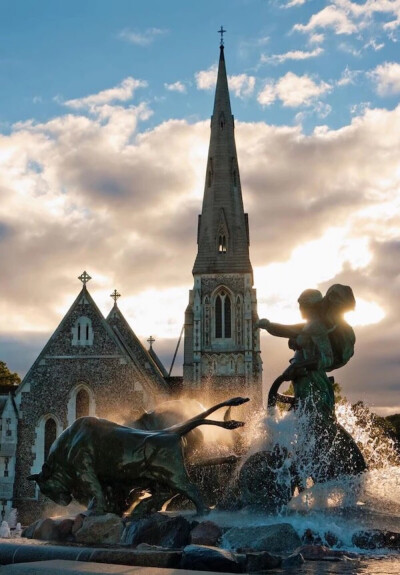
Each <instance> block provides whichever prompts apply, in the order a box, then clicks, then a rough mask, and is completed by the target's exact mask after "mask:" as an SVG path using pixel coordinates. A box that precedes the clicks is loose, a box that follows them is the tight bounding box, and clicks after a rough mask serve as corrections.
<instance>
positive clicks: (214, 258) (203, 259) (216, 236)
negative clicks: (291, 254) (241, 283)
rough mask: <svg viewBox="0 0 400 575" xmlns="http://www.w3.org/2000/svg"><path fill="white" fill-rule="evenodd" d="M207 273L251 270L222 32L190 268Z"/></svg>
mask: <svg viewBox="0 0 400 575" xmlns="http://www.w3.org/2000/svg"><path fill="white" fill-rule="evenodd" d="M221 29H222V27H221ZM219 32H220V33H221V30H220V31H219ZM210 273H252V267H251V263H250V257H249V237H248V222H247V214H245V213H244V209H243V200H242V190H241V185H240V176H239V166H238V160H237V153H236V144H235V134H234V118H233V116H232V111H231V103H230V98H229V88H228V78H227V74H226V67H225V55H224V44H223V40H222V33H221V45H220V55H219V65H218V77H217V85H216V89H215V99H214V110H213V115H212V117H211V136H210V146H209V152H208V162H207V172H206V181H205V187H204V198H203V207H202V214H201V216H200V217H199V227H198V253H197V257H196V261H195V264H194V267H193V274H210Z"/></svg>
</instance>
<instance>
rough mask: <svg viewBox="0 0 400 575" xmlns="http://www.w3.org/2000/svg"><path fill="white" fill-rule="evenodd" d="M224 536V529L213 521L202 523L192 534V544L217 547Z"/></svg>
mask: <svg viewBox="0 0 400 575" xmlns="http://www.w3.org/2000/svg"><path fill="white" fill-rule="evenodd" d="M221 536H222V529H221V527H220V526H219V525H217V524H216V523H214V522H213V521H202V522H201V523H199V524H198V525H196V527H195V528H194V529H192V531H191V532H190V543H192V544H193V545H211V546H215V545H217V543H218V542H219V540H220V539H221Z"/></svg>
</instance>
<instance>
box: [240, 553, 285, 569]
mask: <svg viewBox="0 0 400 575" xmlns="http://www.w3.org/2000/svg"><path fill="white" fill-rule="evenodd" d="M281 565H282V557H278V556H277V555H271V553H268V551H258V552H255V553H246V571H247V572H249V573H255V572H258V571H266V570H268V569H276V568H278V567H280V566H281Z"/></svg>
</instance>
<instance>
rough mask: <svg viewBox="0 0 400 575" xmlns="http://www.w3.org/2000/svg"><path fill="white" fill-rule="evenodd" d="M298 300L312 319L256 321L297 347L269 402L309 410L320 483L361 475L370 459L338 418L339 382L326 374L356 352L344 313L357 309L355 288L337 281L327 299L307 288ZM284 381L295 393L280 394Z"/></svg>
mask: <svg viewBox="0 0 400 575" xmlns="http://www.w3.org/2000/svg"><path fill="white" fill-rule="evenodd" d="M298 302H299V305H300V311H301V314H302V317H303V318H304V319H305V320H306V323H300V324H295V325H282V324H277V323H272V322H270V321H269V320H267V319H262V320H260V321H259V322H258V323H257V324H256V327H260V328H263V329H266V330H267V331H268V332H269V333H270V334H271V335H274V336H278V337H285V338H287V339H288V340H289V341H288V343H289V347H290V348H291V349H293V350H294V351H295V353H294V357H293V358H292V359H291V360H290V365H289V367H288V368H287V369H286V370H285V371H284V372H283V374H282V375H281V376H279V377H278V378H277V379H276V380H275V381H274V383H273V384H272V386H271V389H270V392H269V396H268V406H269V407H272V406H274V405H276V403H277V401H281V402H283V403H289V404H290V405H291V408H294V409H296V410H298V409H302V410H304V411H305V412H306V413H307V414H308V416H309V421H310V425H311V430H312V432H313V433H314V435H315V436H316V437H318V443H317V446H318V447H317V450H316V452H315V453H314V455H313V457H314V458H315V466H314V475H313V480H314V481H326V480H328V479H332V478H333V477H337V476H339V475H342V474H356V473H360V472H362V471H364V470H365V469H366V464H365V461H364V458H363V456H362V454H361V452H360V450H359V448H358V447H357V445H356V443H355V442H354V440H353V438H352V437H351V436H350V435H349V434H348V433H347V431H346V430H345V429H344V428H343V427H342V426H341V425H340V424H339V423H338V422H337V421H336V416H335V400H334V392H333V381H334V380H333V378H332V377H329V376H328V375H327V373H326V372H330V371H332V370H334V369H337V368H339V367H342V366H343V365H345V364H346V363H347V362H348V361H349V359H350V358H351V357H352V356H353V354H354V344H355V335H354V331H353V329H352V327H351V326H350V325H349V324H348V323H347V322H346V320H345V319H344V313H345V312H346V311H349V310H350V309H354V306H355V299H354V295H353V292H352V290H351V288H350V287H349V286H343V285H340V284H335V285H333V286H331V287H330V288H329V289H328V291H327V293H326V295H325V297H322V294H321V292H320V291H318V290H315V289H308V290H305V291H304V292H302V294H301V295H300V297H299V299H298ZM284 381H291V382H292V384H293V389H294V397H292V396H286V395H282V394H279V393H278V389H279V387H280V386H281V384H282V383H283V382H284Z"/></svg>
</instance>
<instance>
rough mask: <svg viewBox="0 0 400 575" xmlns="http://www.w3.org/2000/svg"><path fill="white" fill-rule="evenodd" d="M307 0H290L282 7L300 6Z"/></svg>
mask: <svg viewBox="0 0 400 575" xmlns="http://www.w3.org/2000/svg"><path fill="white" fill-rule="evenodd" d="M306 2H307V0H290V1H289V2H287V4H285V5H284V6H283V8H293V6H302V5H303V4H305V3H306Z"/></svg>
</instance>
